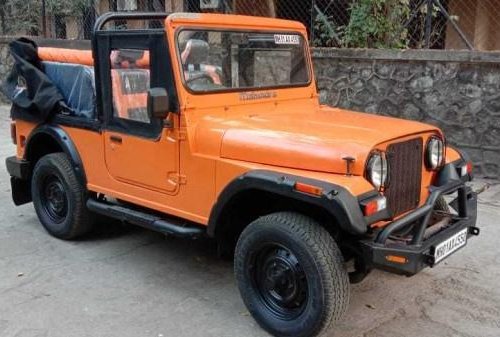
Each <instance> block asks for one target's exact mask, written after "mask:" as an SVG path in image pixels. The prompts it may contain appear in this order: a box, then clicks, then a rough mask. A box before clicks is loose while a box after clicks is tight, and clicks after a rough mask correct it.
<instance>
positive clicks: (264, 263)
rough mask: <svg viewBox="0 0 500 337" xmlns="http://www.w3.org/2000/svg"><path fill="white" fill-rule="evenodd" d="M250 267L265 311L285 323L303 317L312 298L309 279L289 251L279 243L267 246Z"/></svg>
mask: <svg viewBox="0 0 500 337" xmlns="http://www.w3.org/2000/svg"><path fill="white" fill-rule="evenodd" d="M251 265H252V272H251V277H252V281H253V284H254V286H255V287H256V289H257V291H258V293H259V296H260V299H261V302H262V303H263V305H264V306H265V307H266V309H268V310H269V311H270V312H271V313H272V314H274V315H275V316H276V317H278V318H280V319H283V320H293V319H295V318H297V317H298V316H300V315H301V314H302V313H303V311H304V309H305V307H306V305H307V302H308V297H309V290H308V283H307V277H306V274H305V272H304V270H303V269H302V267H301V265H300V263H299V261H298V259H297V257H296V256H295V255H294V254H293V253H292V251H291V250H290V249H288V248H286V247H284V246H283V245H281V244H278V243H267V244H264V245H263V246H262V247H261V248H260V249H259V250H258V251H257V253H256V254H255V255H254V256H253V261H252V263H251Z"/></svg>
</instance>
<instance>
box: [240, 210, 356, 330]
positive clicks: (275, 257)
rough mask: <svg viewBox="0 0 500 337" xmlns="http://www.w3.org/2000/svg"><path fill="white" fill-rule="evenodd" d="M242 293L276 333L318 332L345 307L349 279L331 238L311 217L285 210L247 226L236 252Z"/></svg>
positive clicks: (261, 320)
mask: <svg viewBox="0 0 500 337" xmlns="http://www.w3.org/2000/svg"><path fill="white" fill-rule="evenodd" d="M235 275H236V279H237V281H238V286H239V289H240V293H241V296H242V298H243V301H244V302H245V304H246V306H247V308H248V310H249V312H250V313H251V314H252V316H253V317H254V318H255V320H256V321H257V322H258V323H259V324H260V325H261V326H262V327H263V328H264V329H265V330H267V331H268V332H270V333H271V334H273V335H275V336H317V335H320V334H322V333H323V332H325V331H326V330H328V328H329V327H330V326H331V325H332V323H333V322H335V321H337V320H339V319H340V318H341V317H342V315H343V314H344V313H345V311H346V310H347V305H348V302H349V277H348V273H347V271H346V269H345V266H344V261H343V258H342V255H341V253H340V250H339V248H338V247H337V245H336V243H335V241H334V240H333V238H332V236H331V235H330V234H329V233H328V232H327V231H326V230H325V229H324V228H322V227H321V226H320V225H319V224H318V223H316V222H315V221H314V220H312V219H311V218H308V217H306V216H304V215H301V214H297V213H291V212H283V213H274V214H271V215H267V216H264V217H261V218H259V219H257V220H255V221H254V222H252V223H251V224H250V225H248V226H247V228H245V230H244V231H243V233H242V234H241V236H240V239H239V240H238V244H237V246H236V252H235Z"/></svg>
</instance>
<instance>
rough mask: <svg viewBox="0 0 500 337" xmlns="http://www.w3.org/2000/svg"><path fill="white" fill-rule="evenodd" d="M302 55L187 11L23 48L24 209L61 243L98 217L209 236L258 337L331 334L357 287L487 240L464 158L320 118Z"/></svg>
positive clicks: (398, 132)
mask: <svg viewBox="0 0 500 337" xmlns="http://www.w3.org/2000/svg"><path fill="white" fill-rule="evenodd" d="M307 41H308V38H307V31H306V29H305V27H304V26H303V25H302V24H300V23H296V22H292V21H285V20H278V19H269V18H256V17H244V16H233V15H217V14H186V13H174V14H165V13H108V14H105V15H103V16H101V17H100V18H98V20H97V22H96V24H95V28H94V32H93V38H92V41H91V45H90V44H89V46H88V47H89V48H85V46H83V48H79V47H78V48H73V49H68V48H54V47H41V46H40V47H39V46H37V45H36V44H35V43H34V42H33V41H30V40H28V39H25V38H21V39H18V40H16V41H13V42H12V43H11V45H10V48H11V53H12V56H13V57H14V59H15V65H14V67H13V70H12V73H11V74H10V76H9V77H8V78H7V80H6V81H5V83H4V85H3V91H4V92H5V93H6V94H7V95H8V96H9V97H10V98H11V100H12V102H13V104H12V109H11V116H12V125H11V133H12V141H13V142H14V144H15V145H16V155H15V156H13V157H9V158H7V160H6V165H7V169H8V172H9V174H10V175H11V185H12V197H13V200H14V203H15V204H16V205H21V204H25V203H28V202H33V204H34V208H35V211H36V213H37V215H38V218H39V220H40V222H41V224H42V225H43V226H44V227H45V229H46V230H47V232H49V233H50V234H51V235H53V236H55V237H57V238H59V239H64V240H70V239H74V238H77V237H79V236H82V235H84V234H85V233H87V232H88V231H89V230H90V229H91V228H92V226H93V224H94V220H95V219H96V215H100V216H103V215H104V216H107V217H110V218H115V219H119V220H121V221H124V222H127V223H131V224H136V225H139V226H142V227H145V228H148V229H152V230H155V231H159V232H162V233H166V234H170V235H176V236H180V237H186V238H198V237H202V236H207V237H210V238H213V239H214V241H215V242H217V244H218V247H219V251H220V253H225V254H226V255H229V256H233V255H234V272H235V276H236V280H237V283H238V286H239V290H240V293H241V296H242V298H243V301H244V303H245V304H246V306H247V308H248V310H249V312H250V313H251V315H252V316H253V317H254V318H255V320H256V321H257V322H258V323H259V324H260V326H262V327H263V328H264V329H265V330H267V331H268V332H270V333H271V334H273V335H275V336H316V335H321V334H324V333H325V332H326V331H327V329H329V328H331V327H332V325H333V324H334V322H336V321H338V320H339V319H341V317H342V315H343V314H344V313H345V311H346V308H347V306H348V302H349V284H350V283H355V282H360V281H361V280H362V279H363V278H364V277H365V276H366V275H367V274H368V273H369V272H370V271H371V270H373V269H382V270H385V271H388V272H392V273H397V274H401V275H406V276H411V275H414V274H416V273H418V272H419V271H421V270H422V269H423V268H426V267H434V266H436V265H438V264H439V263H441V262H442V261H443V260H444V259H446V258H448V257H449V256H450V255H451V254H452V253H455V252H456V251H457V250H459V249H460V248H462V247H464V246H465V245H466V244H467V241H468V240H469V239H470V238H471V237H472V236H475V235H478V234H479V229H478V228H477V227H476V204H477V198H476V194H475V193H474V192H473V191H472V189H471V187H470V186H468V185H467V183H468V182H469V181H470V180H471V179H472V163H471V161H470V159H469V158H468V156H467V155H466V154H465V153H463V152H461V151H460V150H458V149H456V148H453V147H452V146H450V145H448V144H447V143H446V139H445V137H444V135H443V133H442V132H441V130H440V129H438V128H437V127H435V126H432V125H427V124H422V123H419V122H414V121H407V120H400V119H395V118H388V117H382V116H376V115H370V114H366V113H357V112H352V111H346V110H342V109H337V108H333V107H328V106H324V105H321V104H320V102H319V99H318V92H317V86H316V82H315V79H314V73H313V67H312V61H311V54H310V50H309V48H308V42H307ZM100 224H103V222H102V221H100ZM402 300H403V299H402Z"/></svg>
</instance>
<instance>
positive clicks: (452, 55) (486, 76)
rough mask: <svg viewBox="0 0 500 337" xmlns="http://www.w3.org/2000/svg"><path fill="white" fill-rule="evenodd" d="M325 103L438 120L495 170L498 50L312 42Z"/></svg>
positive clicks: (499, 138) (486, 172)
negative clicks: (315, 46) (389, 47)
mask: <svg viewBox="0 0 500 337" xmlns="http://www.w3.org/2000/svg"><path fill="white" fill-rule="evenodd" d="M313 57H314V60H315V70H316V74H317V78H318V84H319V87H320V92H321V100H322V102H323V103H325V104H329V105H333V106H339V107H343V108H348V109H352V110H356V111H365V112H370V113H375V114H381V115H387V116H394V117H402V118H407V119H413V120H417V121H422V122H426V123H430V124H434V125H437V126H439V127H440V128H441V129H442V130H443V131H444V132H445V135H446V136H447V140H448V141H449V142H450V143H451V144H453V145H456V146H457V147H459V148H461V149H463V150H465V151H467V152H468V153H469V154H470V156H471V157H472V159H473V161H474V164H475V172H476V174H477V175H479V176H483V177H492V178H499V177H500V67H499V65H500V63H499V62H500V53H493V52H487V53H484V52H469V51H428V50H427V51H422V50H408V51H391V50H352V49H350V50H346V49H315V50H314V51H313Z"/></svg>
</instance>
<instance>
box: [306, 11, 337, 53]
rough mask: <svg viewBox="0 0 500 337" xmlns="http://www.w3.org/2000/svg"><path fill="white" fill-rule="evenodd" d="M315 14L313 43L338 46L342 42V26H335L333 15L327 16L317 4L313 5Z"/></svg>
mask: <svg viewBox="0 0 500 337" xmlns="http://www.w3.org/2000/svg"><path fill="white" fill-rule="evenodd" d="M314 10H315V11H316V13H317V15H316V18H315V20H314V32H315V35H314V41H313V45H315V46H322V47H339V46H340V45H341V44H342V40H341V39H342V28H343V27H341V26H335V24H334V21H333V17H332V16H327V15H326V14H325V13H323V12H322V11H321V10H320V9H319V8H318V6H316V5H315V6H314Z"/></svg>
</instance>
